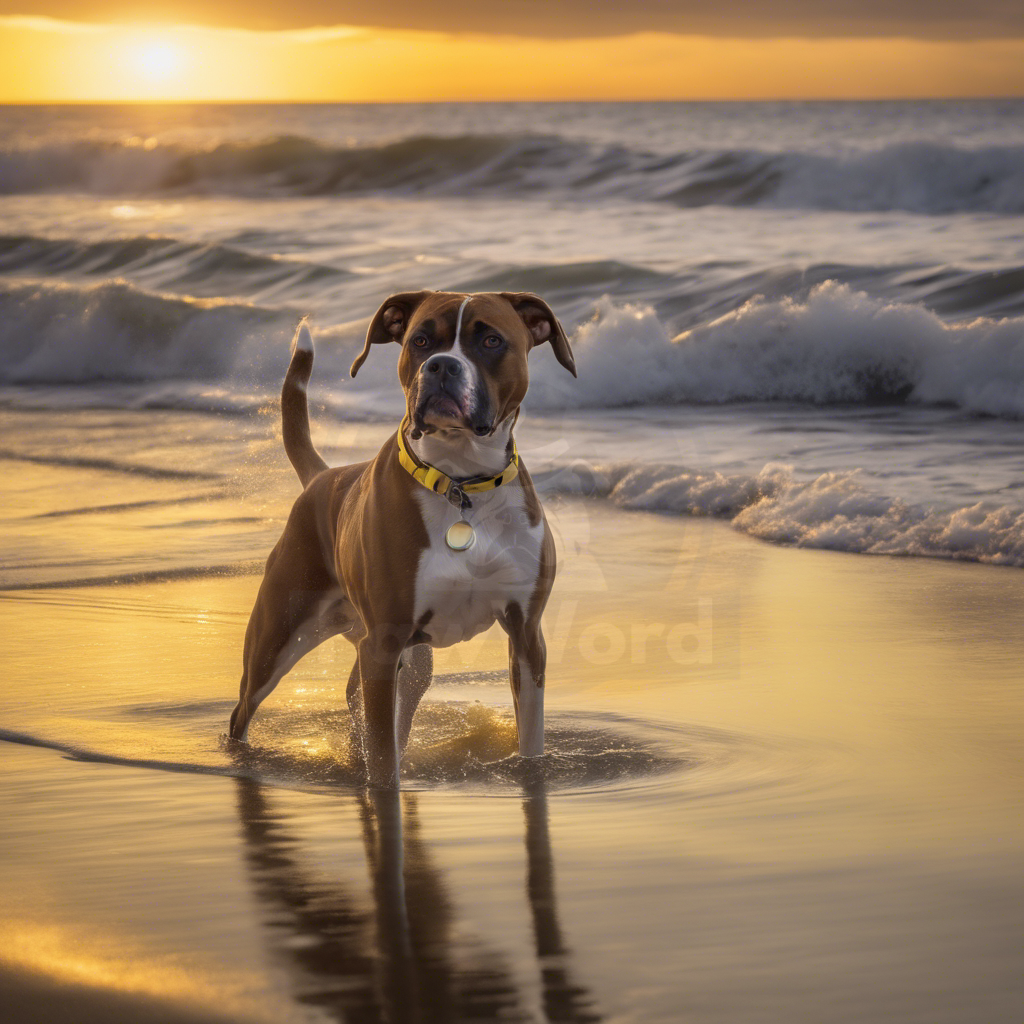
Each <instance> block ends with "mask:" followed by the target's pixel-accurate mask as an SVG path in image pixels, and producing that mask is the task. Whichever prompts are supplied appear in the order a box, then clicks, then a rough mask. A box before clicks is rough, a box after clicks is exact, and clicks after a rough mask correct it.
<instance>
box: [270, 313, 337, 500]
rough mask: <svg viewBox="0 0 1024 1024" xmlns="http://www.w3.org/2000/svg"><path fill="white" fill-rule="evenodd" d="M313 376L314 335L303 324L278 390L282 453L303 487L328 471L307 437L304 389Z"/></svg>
mask: <svg viewBox="0 0 1024 1024" xmlns="http://www.w3.org/2000/svg"><path fill="white" fill-rule="evenodd" d="M312 372H313V335H312V334H311V333H310V331H309V325H308V324H307V323H306V321H305V320H303V321H302V322H301V323H300V324H299V326H298V329H297V330H296V332H295V337H294V339H292V361H291V362H290V363H289V364H288V372H287V373H286V374H285V375H284V386H283V387H282V388H281V427H282V432H283V434H284V450H285V454H287V456H288V460H289V462H291V464H292V465H293V466H294V467H295V472H296V473H298V474H299V479H300V480H301V481H302V486H303V487H305V486H306V484H308V483H309V481H310V480H312V479H313V477H315V476H316V475H317V473H322V472H323V471H324V470H325V469H326V468H327V463H326V462H324V460H323V459H322V458H320V453H319V452H318V451H317V450H316V449H315V448H314V447H313V439H312V438H311V437H310V436H309V406H308V405H307V404H306V385H307V384H308V383H309V375H310V374H311V373H312Z"/></svg>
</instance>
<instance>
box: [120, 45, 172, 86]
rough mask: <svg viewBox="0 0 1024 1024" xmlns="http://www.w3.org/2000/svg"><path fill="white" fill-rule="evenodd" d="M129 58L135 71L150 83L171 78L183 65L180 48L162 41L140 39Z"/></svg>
mask: <svg viewBox="0 0 1024 1024" xmlns="http://www.w3.org/2000/svg"><path fill="white" fill-rule="evenodd" d="M131 56H132V64H133V66H134V67H135V69H136V71H138V72H139V74H141V75H142V76H143V77H144V78H146V79H148V80H150V81H166V80H167V79H169V78H173V77H174V76H175V75H176V74H177V73H178V72H179V71H180V70H181V67H182V63H183V61H182V53H181V48H180V47H178V46H176V45H175V44H174V43H169V42H167V41H166V40H163V39H140V40H139V41H138V42H137V43H135V44H134V45H133V46H132V54H131Z"/></svg>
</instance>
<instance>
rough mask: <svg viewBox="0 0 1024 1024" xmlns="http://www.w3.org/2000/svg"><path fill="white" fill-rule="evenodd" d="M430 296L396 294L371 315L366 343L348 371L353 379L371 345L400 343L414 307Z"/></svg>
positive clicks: (411, 293)
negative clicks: (388, 342)
mask: <svg viewBox="0 0 1024 1024" xmlns="http://www.w3.org/2000/svg"><path fill="white" fill-rule="evenodd" d="M429 294H430V292H429V291H426V292H398V294H397V295H392V296H391V297H390V298H389V299H386V300H385V301H384V303H383V305H382V306H381V307H380V309H378V310H377V312H376V313H374V315H373V319H372V320H371V321H370V326H369V328H368V330H367V332H366V343H365V344H364V345H363V351H362V352H360V353H359V355H357V356H356V361H355V362H354V363H353V364H352V369H351V370H350V371H349V372H350V373H351V374H352V376H353V377H354V376H355V375H356V373H358V372H359V367H360V366H362V365H363V363H365V362H366V357H367V356H368V355H369V354H370V346H371V345H381V344H383V343H384V342H386V341H397V342H399V343H401V341H402V338H403V337H404V336H405V331H406V328H407V327H408V326H409V321H410V320H411V319H412V315H413V313H415V312H416V307H417V306H419V304H420V303H421V302H422V301H423V300H424V299H425V298H426V297H427V296H428V295H429Z"/></svg>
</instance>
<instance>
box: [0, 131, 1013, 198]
mask: <svg viewBox="0 0 1024 1024" xmlns="http://www.w3.org/2000/svg"><path fill="white" fill-rule="evenodd" d="M382 191H383V192H389V193H402V194H413V195H415V194H418V193H430V194H448V195H467V194H474V193H479V194H488V195H494V194H501V195H505V194H508V195H513V194H515V195H522V194H524V193H534V194H553V195H557V196H559V197H582V198H594V197H622V198H626V199H630V200H639V201H651V202H666V203H672V204H676V205H679V206H705V205H724V206H773V207H782V208H793V209H817V210H848V211H867V210H879V211H881V210H903V211H909V212H914V213H921V214H944V213H957V212H992V213H1003V214H1013V213H1018V214H1019V213H1024V147H1020V146H988V147H984V148H975V149H966V148H961V147H957V146H951V145H943V144H940V143H901V144H894V145H889V146H885V147H883V148H880V149H878V150H875V151H870V152H856V153H849V154H846V155H825V154H815V153H807V152H799V151H792V150H791V151H784V152H767V151H761V150H752V149H721V150H685V151H681V152H676V153H668V154H665V153H655V152H650V151H646V150H638V149H633V148H629V147H627V146H623V145H599V144H595V143H587V142H583V141H576V140H571V139H566V138H563V137H561V136H558V135H531V134H494V135H480V134H477V135H473V134H469V135H457V136H448V137H445V136H433V135H427V136H416V137H410V138H404V139H401V140H398V141H393V142H389V143H384V144H379V145H366V146H332V145H328V144H325V143H321V142H317V141H314V140H313V139H309V138H304V137H300V136H279V137H274V138H269V139H265V140H262V141H246V142H222V143H220V144H217V145H212V146H208V147H205V148H200V147H188V146H184V145H181V144H176V143H159V142H156V140H146V141H145V142H140V140H138V139H131V140H129V141H126V142H101V141H94V140H93V141H79V142H74V143H64V144H47V145H41V146H36V147H22V148H8V149H6V150H3V151H0V192H2V193H8V194H12V193H22V192H86V193H95V194H101V195H122V194H124V195H152V194H175V193H176V194H200V195H202V194H231V195H244V196H247V197H250V198H259V197H263V196H267V197H269V196H310V195H316V196H324V195H345V194H353V193H380V192H382Z"/></svg>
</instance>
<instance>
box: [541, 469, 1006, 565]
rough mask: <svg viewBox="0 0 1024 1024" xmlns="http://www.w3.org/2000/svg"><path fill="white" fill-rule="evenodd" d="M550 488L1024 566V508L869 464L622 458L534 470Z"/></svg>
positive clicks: (914, 551)
mask: <svg viewBox="0 0 1024 1024" xmlns="http://www.w3.org/2000/svg"><path fill="white" fill-rule="evenodd" d="M534 477H535V479H536V480H537V482H538V486H540V487H541V489H542V490H544V491H546V492H547V493H553V494H565V495H573V496H587V497H596V498H603V499H607V500H610V501H612V502H613V503H614V504H616V505H618V506H619V507H621V508H626V509H633V510H645V511H653V512H663V513H670V514H676V515H698V516H700V515H706V516H721V517H724V518H728V519H730V520H731V521H732V526H733V527H734V528H735V529H737V530H740V531H741V532H743V533H747V534H750V535H751V536H753V537H758V538H760V539H762V540H767V541H772V542H774V543H776V544H786V545H792V546H796V547H805V548H822V549H826V550H831V551H846V552H851V553H856V554H871V555H914V556H919V557H929V558H947V559H955V560H959V561H970V562H985V563H989V564H992V565H1006V566H1016V567H1024V510H1022V509H1020V508H1019V507H1013V506H1008V505H1005V506H995V505H992V504H987V503H984V502H979V503H976V504H974V505H970V506H965V507H962V508H953V509H949V508H938V507H929V506H925V505H914V504H909V503H907V502H905V501H902V500H900V499H897V498H890V497H887V496H886V495H884V494H880V493H878V492H877V491H874V490H872V489H871V488H870V487H869V486H868V485H867V484H866V483H865V481H864V476H863V474H862V473H861V472H860V471H859V470H853V471H847V472H829V473H823V474H821V475H820V476H818V477H816V478H814V479H812V480H798V479H796V478H795V477H794V475H793V471H792V467H789V466H782V465H778V464H773V463H769V464H768V465H766V466H765V467H764V468H763V469H762V470H761V471H760V472H759V473H757V474H753V475H750V474H725V473H721V472H717V471H713V470H695V469H689V468H684V467H679V466H665V465H660V466H658V465H643V464H641V465H636V464H633V463H619V464H614V465H609V466H602V467H580V466H570V467H560V468H552V469H549V470H547V471H545V472H541V473H534Z"/></svg>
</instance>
